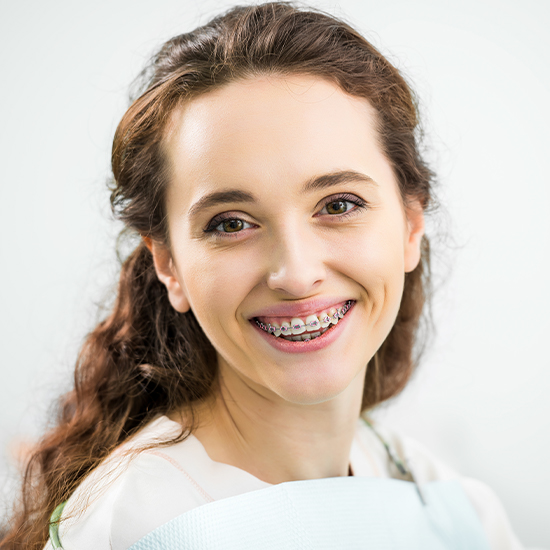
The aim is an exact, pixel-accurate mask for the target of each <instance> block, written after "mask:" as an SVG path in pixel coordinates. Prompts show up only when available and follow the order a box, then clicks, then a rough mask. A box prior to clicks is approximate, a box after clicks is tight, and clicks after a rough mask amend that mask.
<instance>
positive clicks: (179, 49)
mask: <svg viewBox="0 0 550 550" xmlns="http://www.w3.org/2000/svg"><path fill="white" fill-rule="evenodd" d="M266 74H277V75H288V74H305V75H311V76H316V77H320V78H324V79H328V80H330V81H331V82H333V83H335V84H337V85H338V86H339V87H340V88H341V89H342V90H344V91H346V92H347V93H349V94H352V95H354V96H357V97H361V98H365V99H367V100H368V101H369V102H370V104H371V105H372V106H373V107H374V109H375V110H376V114H377V123H378V126H377V129H378V133H379V142H380V145H381V148H382V150H383V152H384V153H385V155H386V156H387V158H388V160H389V161H390V163H391V166H392V167H393V170H394V171H395V175H396V178H397V181H398V185H399V189H400V192H401V196H402V198H403V201H404V203H405V204H406V203H407V201H409V200H411V199H418V200H420V203H421V204H422V206H423V208H424V210H426V209H428V207H430V206H431V205H432V202H433V196H432V182H433V174H432V172H431V171H430V169H429V168H428V166H427V165H426V163H425V161H424V160H423V158H422V157H421V154H420V150H419V137H420V133H419V120H418V114H417V106H416V102H415V99H414V96H413V94H412V92H411V90H410V88H409V86H408V85H407V83H406V82H405V80H404V79H403V77H402V76H401V75H400V73H399V72H398V70H397V69H396V68H395V67H393V66H392V65H391V64H390V63H389V61H388V60H387V59H385V58H384V57H383V56H382V54H381V53H380V52H379V51H378V50H377V49H375V48H374V47H373V46H372V45H371V44H370V43H369V42H368V41H367V40H366V39H365V38H364V37H363V36H361V34H360V33H359V32H357V31H356V30H355V29H353V28H352V27H351V26H350V25H349V24H347V23H345V22H343V21H340V20H338V19H336V18H334V17H332V16H330V15H328V14H326V13H324V12H322V11H320V10H316V9H312V8H307V9H306V8H299V7H297V6H296V5H295V4H293V3H289V2H270V3H265V4H261V5H257V6H237V7H234V8H232V9H230V10H229V11H227V12H226V13H224V14H222V15H220V16H218V17H215V18H214V19H212V20H211V21H210V22H209V23H207V24H206V25H204V26H202V27H199V28H197V29H195V30H194V31H192V32H189V33H186V34H182V35H180V36H177V37H175V38H173V39H171V40H169V41H168V42H166V43H165V44H164V45H163V46H162V48H161V49H160V51H159V52H158V53H157V54H156V56H154V57H153V59H152V60H151V62H150V64H149V65H148V66H147V68H146V69H145V70H144V71H143V73H142V74H141V82H142V87H141V90H142V93H141V94H139V97H137V98H136V99H135V100H134V101H133V103H132V104H131V106H130V108H129V109H128V111H127V112H126V114H125V115H124V116H123V118H122V120H121V122H120V124H119V126H118V128H117V131H116V134H115V137H114V143H113V150H112V168H113V174H114V180H113V181H114V183H113V185H112V189H111V191H112V193H111V204H112V208H113V211H114V213H115V214H116V215H117V216H118V218H119V219H121V220H123V221H124V222H125V224H126V226H127V228H128V230H129V231H131V232H133V233H134V234H137V235H144V236H148V237H150V238H152V239H155V240H157V241H159V242H164V243H167V234H168V232H167V227H166V225H167V224H166V215H165V205H164V193H165V189H166V183H167V181H166V180H167V176H166V171H165V169H164V167H165V163H164V159H163V156H162V152H161V142H162V139H163V134H164V130H165V127H166V124H167V121H168V118H169V116H170V113H171V112H172V111H173V110H174V108H175V107H176V106H178V105H179V104H181V103H182V102H184V101H188V100H190V99H192V98H194V97H196V96H197V95H199V94H202V93H205V92H208V91H209V90H212V89H214V88H216V87H220V86H224V85H225V84H227V83H228V82H231V81H235V80H236V79H241V78H248V77H253V76H255V75H266ZM429 262H430V249H429V243H428V239H427V238H426V237H423V242H422V257H421V260H420V263H419V265H418V267H417V268H416V269H415V270H414V271H412V272H411V273H407V274H406V275H405V287H404V293H403V298H402V302H401V306H400V309H399V313H398V315H397V319H396V321H395V325H394V326H393V328H392V330H391V331H390V333H389V335H388V337H387V338H386V340H385V341H384V343H383V344H382V346H381V347H380V349H379V350H378V351H377V352H376V354H375V356H374V357H373V358H372V359H371V361H370V362H369V366H368V369H367V374H366V381H365V390H364V397H363V409H364V410H366V409H369V408H372V407H373V406H375V405H376V404H378V403H380V402H382V401H384V400H386V399H388V398H390V397H393V396H394V395H396V394H397V393H399V392H400V391H401V390H402V389H403V387H404V386H405V384H406V383H407V381H408V379H409V377H410V375H411V373H412V371H413V369H414V366H415V365H416V363H417V360H418V358H419V352H420V351H421V349H422V346H419V342H420V339H419V330H418V329H419V326H420V319H421V314H422V312H423V309H424V306H425V302H426V300H427V298H428V297H429V295H430V263H429ZM415 351H416V352H418V353H416V356H415V353H414V352H415ZM215 378H216V361H215V353H214V350H213V348H212V346H211V344H210V342H209V341H208V339H207V338H206V336H205V335H204V333H203V332H202V330H201V328H200V327H199V325H198V323H197V321H196V319H195V317H194V315H193V313H192V312H191V311H189V312H188V313H185V314H180V313H178V312H176V311H175V310H174V309H173V308H172V307H171V305H170V303H169V301H168V298H167V293H166V289H165V287H164V285H163V284H162V283H160V282H159V280H158V279H157V277H156V274H155V271H154V267H153V263H152V257H151V254H150V252H149V250H148V249H147V247H146V246H145V245H144V243H143V242H141V241H140V243H139V244H138V245H137V247H136V248H135V249H134V250H133V252H131V253H130V254H129V256H128V257H127V259H126V260H125V261H124V262H123V265H122V269H121V273H120V281H119V286H118V294H117V299H116V302H115V304H114V308H113V311H112V312H111V313H110V315H109V316H108V317H107V318H106V319H105V320H104V321H102V322H101V323H99V325H98V326H97V327H96V328H95V329H94V330H93V331H92V332H91V333H90V334H89V335H88V336H87V338H86V341H85V343H84V346H83V348H82V351H81V352H80V355H79V357H78V361H77V364H76V369H75V376H74V389H73V390H72V391H71V392H69V393H68V394H66V395H64V396H63V397H62V398H61V401H60V407H59V416H58V419H57V425H56V426H55V427H54V428H53V429H52V430H51V431H50V432H49V433H47V434H46V435H45V436H44V437H43V439H42V440H41V441H40V443H39V444H38V445H37V447H36V449H35V450H34V453H33V455H32V457H31V459H30V461H29V463H28V465H27V468H26V471H25V477H24V485H23V494H22V499H21V502H20V503H19V506H20V507H19V511H18V513H17V514H16V515H15V516H14V518H13V520H12V521H11V522H10V529H9V531H8V533H7V536H6V538H5V539H4V541H3V543H2V547H4V548H26V549H39V548H42V546H43V545H44V544H45V543H46V541H47V536H48V535H47V531H48V520H49V517H50V514H51V513H52V511H53V509H54V508H55V507H56V505H57V504H59V503H60V502H62V501H64V500H66V499H67V498H68V497H69V496H70V495H71V494H72V493H73V491H74V490H75V488H76V487H77V486H78V485H79V483H80V482H81V481H82V479H83V478H84V477H85V476H86V475H87V474H88V473H89V472H90V471H91V470H92V469H94V468H95V467H96V466H97V465H98V464H99V463H100V462H101V461H102V460H103V459H104V458H105V457H106V456H107V455H108V454H109V453H110V452H111V451H112V450H113V449H114V448H115V447H116V446H117V445H119V444H120V443H122V442H123V441H125V440H126V439H127V438H128V437H129V436H131V435H132V434H133V433H135V432H136V431H137V430H139V429H140V428H141V427H143V426H144V425H145V424H146V423H147V422H149V421H150V420H151V419H153V418H154V417H155V416H157V415H159V414H165V413H168V412H170V411H173V410H174V409H176V408H178V407H182V406H187V407H188V408H190V410H192V405H193V403H194V402H196V401H197V400H200V399H202V398H204V397H205V396H207V395H208V394H209V392H211V391H212V385H213V382H214V380H215ZM181 437H183V434H182V436H181Z"/></svg>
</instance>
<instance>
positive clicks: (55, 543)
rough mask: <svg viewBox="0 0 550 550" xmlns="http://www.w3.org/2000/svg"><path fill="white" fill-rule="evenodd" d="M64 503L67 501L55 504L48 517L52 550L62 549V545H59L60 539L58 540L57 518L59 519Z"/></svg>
mask: <svg viewBox="0 0 550 550" xmlns="http://www.w3.org/2000/svg"><path fill="white" fill-rule="evenodd" d="M65 504H67V501H65V502H62V503H61V504H60V505H59V506H57V508H56V509H55V510H54V511H53V514H52V516H51V518H50V542H51V543H52V547H53V548H54V550H58V549H59V550H63V546H61V541H60V540H59V520H60V519H61V514H62V513H63V508H65Z"/></svg>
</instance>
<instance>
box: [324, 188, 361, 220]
mask: <svg viewBox="0 0 550 550" xmlns="http://www.w3.org/2000/svg"><path fill="white" fill-rule="evenodd" d="M366 207H367V203H366V202H365V201H364V200H363V199H361V198H359V197H358V196H356V195H351V194H348V193H345V194H343V195H338V196H336V197H334V196H332V197H328V199H326V202H325V205H324V206H323V208H322V209H321V210H320V211H319V212H318V214H317V215H321V216H322V215H326V214H328V215H329V216H339V217H340V218H345V217H346V215H351V214H352V213H356V212H357V213H358V211H359V210H361V209H364V208H366Z"/></svg>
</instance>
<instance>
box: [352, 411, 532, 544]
mask: <svg viewBox="0 0 550 550" xmlns="http://www.w3.org/2000/svg"><path fill="white" fill-rule="evenodd" d="M356 438H357V439H358V440H359V441H361V442H362V446H363V448H365V447H366V446H367V445H368V446H369V449H371V450H372V453H373V455H374V456H375V457H376V458H377V459H378V462H379V463H380V464H381V465H382V468H385V469H384V471H383V473H382V475H383V476H384V477H392V475H391V469H392V464H391V459H390V458H389V453H394V454H395V455H396V458H397V459H398V460H399V459H400V460H402V461H403V462H404V464H406V465H407V466H408V467H409V468H410V470H411V471H412V473H413V475H414V478H415V480H416V481H417V483H419V484H420V485H422V484H424V483H429V482H432V481H451V480H456V481H458V482H459V483H460V485H461V487H462V489H463V491H464V493H465V494H466V496H467V497H468V500H469V501H470V502H471V504H472V506H473V508H474V509H475V511H476V512H477V515H478V517H479V519H480V521H481V524H482V525H483V529H484V531H485V533H486V534H487V537H488V539H489V542H490V545H491V548H495V549H499V550H522V549H523V548H524V547H523V546H522V545H521V543H520V542H519V540H518V539H517V537H516V535H515V534H514V532H513V530H512V527H511V525H510V521H509V519H508V516H507V514H506V511H505V510H504V507H503V506H502V503H501V502H500V500H499V498H498V496H497V495H496V493H495V492H494V491H493V489H491V488H490V487H489V486H488V485H487V484H485V483H483V482H481V481H479V480H477V479H474V478H471V477H467V476H463V475H461V474H460V473H459V472H458V471H457V470H455V469H454V468H453V467H451V466H450V465H448V464H447V463H445V461H443V460H441V459H440V458H439V457H438V456H436V455H435V454H434V453H433V452H432V451H430V450H429V449H428V448H427V447H426V446H425V445H424V444H422V443H421V442H419V441H417V440H416V439H414V438H412V437H409V436H407V435H404V434H402V433H400V432H398V431H397V430H394V429H391V428H388V427H386V426H383V425H380V424H379V423H375V422H369V423H368V424H367V423H365V422H363V421H361V422H360V424H359V425H358V428H357V435H356ZM384 443H385V444H386V445H387V448H388V449H389V452H388V450H387V449H386V447H385V446H384Z"/></svg>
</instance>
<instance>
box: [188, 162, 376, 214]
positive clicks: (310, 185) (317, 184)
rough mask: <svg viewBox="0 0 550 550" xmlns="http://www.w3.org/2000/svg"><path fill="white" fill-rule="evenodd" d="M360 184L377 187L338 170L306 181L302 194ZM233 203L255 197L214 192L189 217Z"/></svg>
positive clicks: (364, 178)
mask: <svg viewBox="0 0 550 550" xmlns="http://www.w3.org/2000/svg"><path fill="white" fill-rule="evenodd" d="M351 181H353V182H362V183H367V184H369V185H373V186H375V187H378V184H377V183H376V182H375V181H374V180H373V179H372V178H371V177H370V176H368V175H367V174H363V173H362V172H357V171H356V170H338V171H336V172H330V173H328V174H323V175H321V176H314V177H312V178H311V179H309V180H308V181H306V182H305V183H304V185H303V187H302V191H303V192H304V193H310V192H312V191H319V190H320V189H327V188H329V187H334V186H335V185H339V184H341V183H345V182H351ZM232 202H233V203H234V202H245V203H251V202H256V197H255V196H254V195H253V194H252V193H248V192H247V191H240V190H238V189H229V190H226V191H214V192H213V193H208V194H207V195H204V196H203V197H201V198H200V199H199V200H198V201H197V202H196V203H195V204H193V206H191V208H190V209H189V216H190V217H194V216H196V215H197V214H198V213H199V211H200V210H203V209H205V208H212V207H213V206H218V205H219V204H227V203H232Z"/></svg>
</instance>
